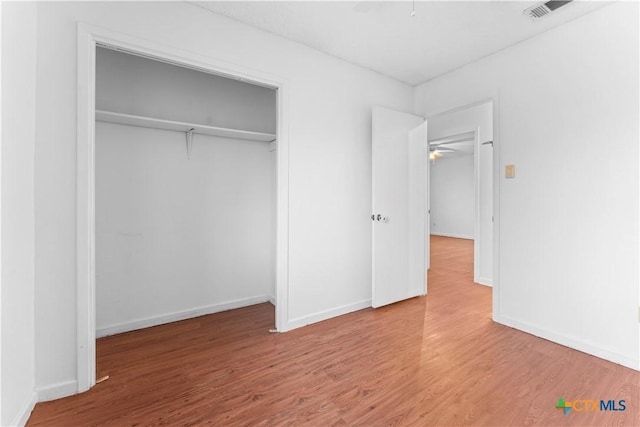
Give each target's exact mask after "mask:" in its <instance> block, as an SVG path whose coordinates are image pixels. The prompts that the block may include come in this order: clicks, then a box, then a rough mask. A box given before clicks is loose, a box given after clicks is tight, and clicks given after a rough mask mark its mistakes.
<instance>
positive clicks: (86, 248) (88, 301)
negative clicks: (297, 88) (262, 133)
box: [76, 23, 290, 393]
mask: <svg viewBox="0 0 640 427" xmlns="http://www.w3.org/2000/svg"><path fill="white" fill-rule="evenodd" d="M77 35H78V38H77V48H78V62H77V79H78V80H77V159H76V166H77V174H76V191H77V193H76V194H77V199H76V207H77V210H76V215H77V217H76V263H77V264H76V274H77V275H76V289H77V318H76V322H77V323H76V324H77V342H76V355H77V388H78V392H79V393H80V392H83V391H86V390H88V389H90V388H91V387H93V386H94V385H95V381H96V378H95V376H96V323H95V314H96V313H95V311H96V304H95V286H96V269H95V267H96V266H95V242H96V238H95V91H96V79H95V75H96V74H95V73H96V48H97V46H98V45H99V44H104V45H108V46H110V47H114V48H117V49H121V50H123V51H128V52H131V53H137V54H139V55H142V56H147V57H151V58H154V59H158V60H160V61H164V62H169V63H173V64H175V65H179V66H183V67H186V68H191V69H197V70H201V71H204V72H209V73H212V74H217V75H221V76H224V77H230V78H235V79H239V80H242V81H245V82H248V83H253V84H257V85H261V86H267V87H271V88H274V89H276V90H277V130H276V135H277V137H276V138H277V141H278V148H277V156H276V158H277V160H276V170H277V178H276V179H277V184H276V199H277V200H276V266H275V271H276V290H275V291H276V295H275V297H276V301H275V327H276V330H277V331H278V332H284V331H286V330H288V329H290V328H289V311H290V310H289V135H288V129H289V126H288V120H289V95H288V94H289V84H288V81H287V80H286V79H284V78H282V77H279V76H274V75H272V74H269V73H266V72H262V71H259V70H254V69H248V68H245V67H241V66H238V65H235V64H229V63H227V62H226V61H224V60H221V59H218V58H214V57H210V56H204V55H200V54H196V53H193V52H190V51H185V50H182V49H178V48H175V47H171V46H167V45H163V44H160V43H156V42H153V41H149V40H145V39H140V38H137V37H132V36H129V35H126V34H122V33H118V32H115V31H111V30H108V29H105V28H103V27H97V26H93V25H90V24H86V23H78V29H77Z"/></svg>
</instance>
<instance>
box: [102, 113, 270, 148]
mask: <svg viewBox="0 0 640 427" xmlns="http://www.w3.org/2000/svg"><path fill="white" fill-rule="evenodd" d="M96 120H97V121H100V122H106V123H116V124H121V125H129V126H138V127H146V128H155V129H164V130H173V131H176V132H189V131H190V130H191V129H193V130H194V131H193V132H194V133H197V134H201V135H213V136H222V137H226V138H237V139H246V140H251V141H263V142H271V141H274V140H275V139H276V135H275V134H273V133H264V132H252V131H247V130H239V129H230V128H221V127H216V126H207V125H197V124H193V123H185V122H176V121H173V120H163V119H154V118H152V117H144V116H135V115H133V114H123V113H114V112H112V111H105V110H96Z"/></svg>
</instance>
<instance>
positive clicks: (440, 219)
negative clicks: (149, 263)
mask: <svg viewBox="0 0 640 427" xmlns="http://www.w3.org/2000/svg"><path fill="white" fill-rule="evenodd" d="M430 186H431V206H430V207H431V234H435V235H437V236H447V237H457V238H461V239H473V238H474V229H475V225H476V209H475V205H476V203H475V199H476V192H475V177H474V166H473V154H465V155H457V156H455V157H453V156H452V157H442V158H440V159H438V160H436V161H435V162H433V163H432V164H431V182H430Z"/></svg>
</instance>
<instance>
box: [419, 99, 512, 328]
mask: <svg viewBox="0 0 640 427" xmlns="http://www.w3.org/2000/svg"><path fill="white" fill-rule="evenodd" d="M488 102H491V103H492V123H493V144H492V147H493V149H492V174H491V175H492V178H493V182H492V190H493V191H492V195H493V230H492V231H493V236H492V240H493V248H492V249H493V250H492V255H493V259H492V261H493V269H492V274H491V276H492V277H491V288H492V318H493V320H494V321H495V319H496V318H499V317H500V94H499V93H498V92H492V93H490V94H488V95H486V96H482V97H478V98H475V99H472V100H471V101H469V102H464V101H462V102H459V103H454V105H458V106H457V107H453V108H448V109H446V110H441V111H440V112H438V113H434V114H431V115H429V116H427V121H429V120H432V119H434V118H436V117H441V116H445V115H447V114H452V113H456V112H459V111H462V110H466V109H469V108H473V107H477V106H478V105H482V104H486V103H488ZM471 131H474V132H475V140H476V142H475V144H476V146H475V147H474V150H475V148H476V147H478V146H479V144H481V143H482V141H479V132H478V129H477V128H475V129H469V130H468V131H467V132H471ZM476 152H478V153H479V150H476ZM474 155H475V153H474ZM478 160H479V156H478V159H474V169H477V170H476V171H474V180H475V181H476V182H475V183H474V184H475V186H476V188H475V192H476V197H478V192H479V167H476V163H475V162H477V161H478ZM429 203H430V200H429ZM477 209H479V203H476V213H475V214H476V224H477V223H478V221H479V214H478V212H477ZM429 210H431V204H429ZM474 228H479V227H478V225H476V226H475V227H474ZM474 231H475V232H476V233H477V231H476V230H474ZM474 249H475V242H474ZM475 265H476V260H475V255H474V281H475V278H476V277H475V276H476V266H475Z"/></svg>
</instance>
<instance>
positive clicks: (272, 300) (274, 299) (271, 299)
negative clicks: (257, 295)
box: [268, 295, 276, 307]
mask: <svg viewBox="0 0 640 427" xmlns="http://www.w3.org/2000/svg"><path fill="white" fill-rule="evenodd" d="M268 302H269V303H271V305H272V306H274V307H275V306H276V297H275V296H273V295H269V301H268Z"/></svg>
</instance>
